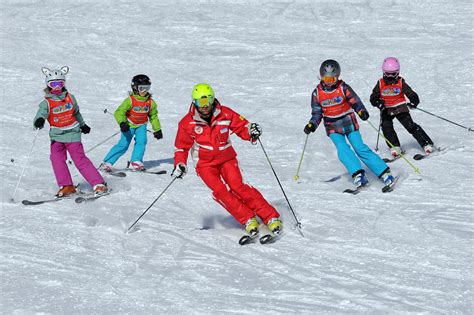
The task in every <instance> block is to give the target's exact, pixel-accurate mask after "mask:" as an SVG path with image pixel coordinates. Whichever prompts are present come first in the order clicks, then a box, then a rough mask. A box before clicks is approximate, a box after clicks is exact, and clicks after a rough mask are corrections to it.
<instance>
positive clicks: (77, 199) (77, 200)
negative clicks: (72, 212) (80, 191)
mask: <svg viewBox="0 0 474 315" xmlns="http://www.w3.org/2000/svg"><path fill="white" fill-rule="evenodd" d="M74 201H75V202H76V203H82V202H84V201H86V198H84V197H77V198H76V199H74Z"/></svg>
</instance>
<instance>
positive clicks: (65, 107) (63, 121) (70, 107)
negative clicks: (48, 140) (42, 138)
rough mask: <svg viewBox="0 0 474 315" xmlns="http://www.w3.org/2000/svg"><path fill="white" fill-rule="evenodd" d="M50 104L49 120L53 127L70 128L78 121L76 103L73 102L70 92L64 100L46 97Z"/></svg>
mask: <svg viewBox="0 0 474 315" xmlns="http://www.w3.org/2000/svg"><path fill="white" fill-rule="evenodd" d="M46 100H47V101H48V106H49V114H48V122H49V124H50V126H51V127H56V128H69V127H73V126H75V125H76V123H77V119H76V116H74V103H73V102H72V99H71V97H70V96H69V93H68V94H66V97H65V98H64V99H62V100H53V99H51V98H46Z"/></svg>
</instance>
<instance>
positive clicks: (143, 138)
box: [104, 124, 147, 165]
mask: <svg viewBox="0 0 474 315" xmlns="http://www.w3.org/2000/svg"><path fill="white" fill-rule="evenodd" d="M146 126H147V125H146V124H144V125H141V126H140V127H138V128H130V130H129V131H127V132H122V136H121V137H120V140H119V142H118V143H117V144H116V145H114V146H113V147H112V149H110V151H109V153H107V155H106V156H105V158H104V162H107V163H110V164H112V165H113V164H115V162H117V160H118V159H119V158H120V157H121V156H122V155H124V154H125V153H126V152H127V150H128V147H129V146H130V143H131V142H132V139H133V137H134V136H135V145H134V146H133V152H132V157H131V159H130V161H132V162H136V161H140V162H143V156H144V155H145V148H146V142H147V135H146Z"/></svg>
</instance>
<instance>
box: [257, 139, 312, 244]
mask: <svg viewBox="0 0 474 315" xmlns="http://www.w3.org/2000/svg"><path fill="white" fill-rule="evenodd" d="M258 143H260V146H261V147H262V150H263V154H265V157H266V158H267V161H268V164H270V168H271V169H272V171H273V175H275V178H276V180H277V182H278V185H279V186H280V188H281V191H282V192H283V196H285V199H286V202H287V203H288V206H289V207H290V210H291V214H292V215H293V219H294V220H295V223H296V224H295V226H296V228H297V230H298V232H300V234H301V236H303V237H304V234H303V232H302V231H301V223H300V221H298V218H297V217H296V214H295V211H293V207H292V206H291V204H290V201H289V200H288V197H286V193H285V191H284V190H283V187H282V186H281V183H280V180H279V179H278V176H277V174H276V172H275V169H274V168H273V166H272V162H270V158H269V157H268V154H267V152H266V151H265V148H264V147H263V144H262V141H260V138H258Z"/></svg>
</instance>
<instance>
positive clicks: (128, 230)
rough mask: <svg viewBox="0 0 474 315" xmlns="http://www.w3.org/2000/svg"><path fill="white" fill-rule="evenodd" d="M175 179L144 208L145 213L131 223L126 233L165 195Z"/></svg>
mask: <svg viewBox="0 0 474 315" xmlns="http://www.w3.org/2000/svg"><path fill="white" fill-rule="evenodd" d="M176 178H178V177H173V179H172V180H171V182H170V183H169V184H168V186H166V188H165V189H163V191H162V192H161V194H160V195H159V196H158V197H156V199H155V200H154V201H153V202H152V203H151V205H149V206H148V208H146V210H145V211H143V213H142V214H141V215H140V216H139V217H138V219H136V220H135V222H133V224H132V225H130V227H129V228H128V229H127V233H128V232H129V231H130V230H131V229H132V228H133V227H134V226H135V224H137V222H138V221H139V220H140V219H141V218H142V217H143V216H144V215H145V213H147V212H148V210H150V208H151V207H153V205H154V204H155V202H157V201H158V199H160V197H161V196H163V194H164V193H165V191H166V190H167V189H168V188H169V187H170V186H171V184H173V183H174V181H175V180H176Z"/></svg>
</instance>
